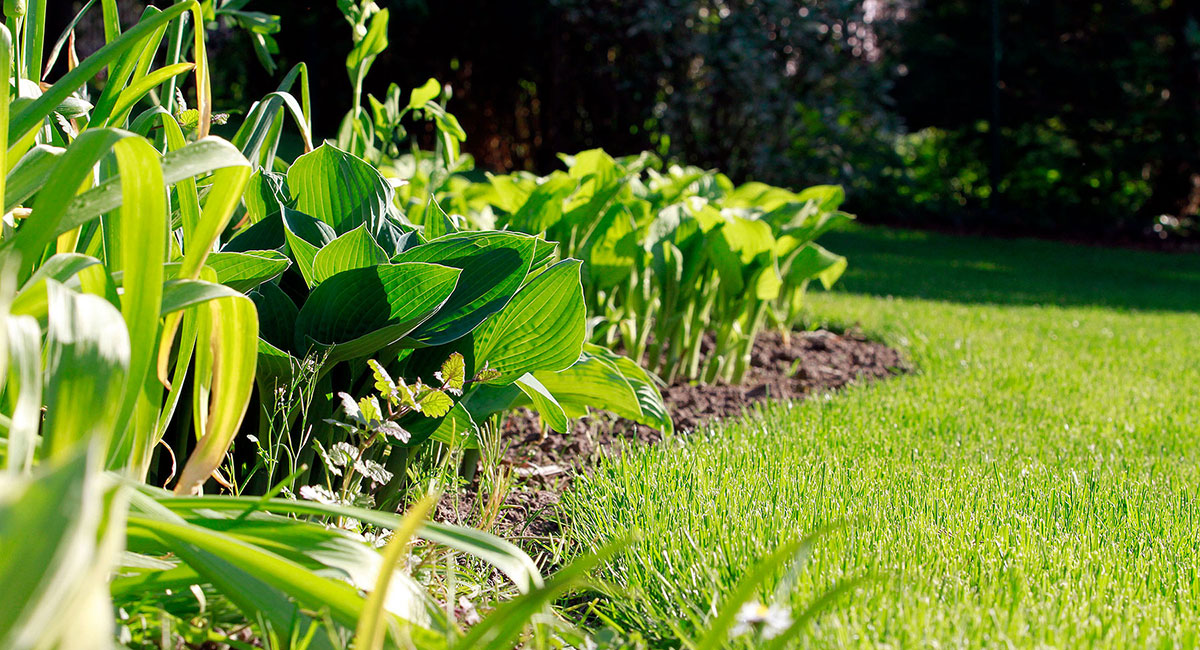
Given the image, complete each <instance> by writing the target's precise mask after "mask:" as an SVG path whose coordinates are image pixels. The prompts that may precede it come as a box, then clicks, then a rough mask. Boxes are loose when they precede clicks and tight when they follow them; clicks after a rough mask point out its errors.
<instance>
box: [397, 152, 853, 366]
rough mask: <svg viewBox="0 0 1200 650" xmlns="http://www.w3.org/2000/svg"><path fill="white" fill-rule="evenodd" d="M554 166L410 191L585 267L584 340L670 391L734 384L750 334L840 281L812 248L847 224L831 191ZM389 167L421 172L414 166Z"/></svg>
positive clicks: (641, 163)
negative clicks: (627, 360) (558, 247)
mask: <svg viewBox="0 0 1200 650" xmlns="http://www.w3.org/2000/svg"><path fill="white" fill-rule="evenodd" d="M562 158H563V161H564V163H565V164H566V167H567V169H566V170H565V171H555V172H553V173H551V174H550V175H548V176H545V177H538V176H535V175H533V174H530V173H527V172H518V173H514V174H509V175H503V176H491V177H490V178H489V179H488V181H487V182H482V183H470V182H468V181H466V180H465V179H464V178H462V177H451V178H447V179H444V180H443V179H440V178H434V177H432V176H430V175H429V174H425V175H421V176H419V177H418V179H419V180H418V182H416V183H414V185H415V186H417V187H425V186H426V185H432V186H434V187H436V189H437V191H438V196H439V199H440V202H441V207H442V208H444V209H445V210H447V211H449V212H452V213H456V214H459V215H463V216H465V217H466V222H467V223H468V224H470V226H471V227H475V228H483V229H490V228H503V229H506V230H513V231H517V232H525V233H533V234H538V235H541V236H544V237H546V238H548V239H551V240H554V241H558V242H561V243H562V245H563V246H564V247H565V249H566V254H568V255H570V256H572V257H576V258H578V259H580V260H582V262H583V286H584V295H585V296H586V298H587V309H588V314H589V315H590V316H591V317H592V323H591V325H592V332H593V340H594V341H595V342H597V343H600V344H602V345H606V346H610V347H611V346H613V345H618V344H619V345H620V346H622V347H623V348H624V350H626V351H627V352H628V353H629V355H630V357H631V358H633V359H634V360H636V361H639V362H641V363H643V364H645V366H646V367H648V368H650V369H651V370H653V371H655V372H657V373H659V374H661V375H662V376H663V377H664V378H665V379H667V380H669V381H670V380H675V379H687V380H699V381H703V382H711V381H714V380H718V379H719V380H723V381H726V382H733V383H737V382H740V381H741V379H742V376H743V375H744V373H745V372H746V369H747V367H748V364H749V360H750V351H751V349H752V348H753V345H754V341H755V338H756V336H757V335H758V333H759V332H761V331H762V330H763V329H764V328H765V327H772V326H773V327H778V328H781V329H782V330H783V331H785V332H786V331H790V330H791V329H792V328H793V327H794V326H795V325H796V324H797V321H798V319H799V317H800V308H801V305H802V303H803V298H804V293H805V289H806V288H807V286H808V284H809V282H811V281H813V280H819V281H820V282H821V283H822V284H824V286H825V287H827V288H828V287H829V286H830V285H832V284H833V283H834V282H836V281H837V279H838V277H840V275H841V273H842V271H843V270H844V269H845V266H846V260H845V258H843V257H841V256H840V255H836V254H834V253H831V252H830V251H828V250H826V249H825V248H823V247H821V246H820V245H818V244H817V243H816V242H815V240H816V239H817V238H818V237H819V236H820V235H821V234H823V233H825V232H827V231H828V230H830V229H832V228H836V227H838V226H839V225H842V224H844V223H846V222H847V221H849V220H850V219H852V218H853V217H852V216H851V215H848V214H846V213H845V212H841V211H839V210H838V207H839V206H840V204H841V202H842V201H843V199H844V193H843V192H842V189H841V188H840V187H836V186H817V187H811V188H808V189H806V190H804V191H801V192H799V193H796V192H791V191H789V190H785V189H782V188H778V187H772V186H768V185H765V184H763V183H756V182H751V183H746V184H744V185H740V186H737V187H735V186H734V185H733V183H732V182H730V180H729V178H727V177H726V176H725V175H723V174H721V173H718V172H714V171H709V170H703V169H699V168H695V167H682V166H679V165H669V166H666V167H665V168H664V166H663V165H662V163H661V161H659V160H658V159H657V158H656V157H655V156H653V155H651V154H642V155H640V156H631V157H626V158H613V157H612V156H609V155H608V154H606V153H605V152H603V151H601V150H598V149H597V150H590V151H584V152H582V153H579V154H576V155H574V156H563V157H562ZM394 167H395V168H398V169H417V170H419V169H421V168H420V167H419V165H417V164H416V163H414V162H413V160H412V158H411V157H408V158H404V159H402V160H400V161H397V163H396V164H395V165H394ZM416 198H417V197H415V196H414V197H412V199H411V201H412V202H414V203H415V202H416ZM424 217H425V220H426V222H427V223H437V221H438V219H437V217H436V216H431V215H430V214H425V215H424ZM706 338H707V339H709V340H708V341H706Z"/></svg>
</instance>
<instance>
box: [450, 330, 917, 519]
mask: <svg viewBox="0 0 1200 650" xmlns="http://www.w3.org/2000/svg"><path fill="white" fill-rule="evenodd" d="M907 370H908V364H907V363H906V362H905V360H904V359H903V358H902V357H901V356H900V353H899V352H897V351H896V350H895V349H893V348H890V347H888V346H886V345H884V344H882V343H877V342H874V341H868V340H866V339H865V338H863V337H862V336H860V335H858V334H855V333H847V334H844V335H838V334H834V333H832V332H827V331H823V330H822V331H816V332H797V333H794V334H792V336H791V337H790V340H785V338H784V337H783V336H782V335H780V334H779V333H777V332H768V333H764V334H762V335H761V336H759V338H758V340H757V341H756V342H755V345H754V350H753V352H752V356H751V367H750V369H749V371H747V373H746V377H745V379H744V381H743V382H742V383H741V384H740V385H737V386H730V385H725V384H711V385H704V386H699V385H692V384H689V383H683V382H676V383H675V384H672V385H671V386H668V387H667V388H666V389H665V390H664V391H663V399H664V400H665V401H666V403H667V406H668V408H669V409H670V410H671V415H672V418H673V420H674V422H675V430H676V431H677V432H680V433H685V432H688V431H693V430H695V429H696V428H697V427H700V426H702V425H703V424H705V423H706V422H709V421H711V420H714V419H717V418H723V417H736V416H739V415H741V414H742V413H743V412H744V410H745V409H746V408H747V407H748V406H750V405H751V404H753V403H755V402H761V401H764V400H768V399H777V400H783V399H801V398H803V397H805V396H807V395H810V394H812V393H816V392H822V391H826V390H832V389H836V388H841V387H842V386H845V385H846V384H849V383H852V382H855V381H861V380H867V381H870V380H875V379H880V378H883V377H887V376H889V375H893V374H898V373H901V372H906V371H907ZM659 440H661V435H660V434H659V433H658V432H657V431H655V430H653V429H650V428H649V427H646V426H642V425H638V424H635V423H633V422H630V421H628V420H624V419H620V418H613V417H611V416H607V415H605V414H596V415H594V416H589V417H588V418H583V419H580V420H578V421H576V422H575V428H574V431H573V432H572V434H571V435H561V434H556V433H554V432H549V433H548V434H545V435H543V433H542V428H541V426H540V423H539V421H538V416H537V414H536V413H534V412H532V411H528V410H524V411H521V412H519V413H517V414H515V415H513V416H512V417H509V418H508V420H507V421H506V422H505V425H504V441H505V443H506V444H508V445H509V447H508V451H507V453H506V457H505V462H506V463H507V464H508V465H510V466H511V467H512V469H513V472H514V474H515V476H516V477H517V479H518V480H517V483H518V487H516V488H514V489H512V490H511V491H510V492H509V494H508V496H507V497H506V498H505V502H504V508H503V509H502V511H501V514H500V517H499V518H498V521H497V524H496V529H497V531H499V532H501V533H503V534H506V535H510V536H516V537H530V536H531V537H546V536H552V535H554V534H555V533H557V532H558V524H557V522H556V521H555V518H554V514H555V513H554V507H555V504H557V502H558V495H559V494H560V493H561V492H562V491H563V490H564V489H565V488H566V487H567V486H568V485H569V484H570V481H571V476H572V473H573V472H575V471H578V470H579V469H580V468H586V464H587V463H588V462H589V461H590V460H592V459H593V458H594V457H595V456H596V454H600V453H606V452H608V451H609V450H611V449H614V448H616V447H618V446H620V445H623V444H630V443H633V444H638V443H641V444H649V443H655V442H658V441H659ZM457 496H458V498H455V497H454V495H448V496H447V497H446V498H445V499H444V500H443V502H442V503H441V504H440V505H439V507H438V512H437V518H438V519H439V520H444V521H451V522H455V523H466V524H473V523H477V522H476V521H473V520H472V517H473V515H472V514H471V513H472V510H473V509H474V502H475V494H474V492H473V490H467V491H465V493H462V494H460V495H457ZM475 516H476V517H477V515H475Z"/></svg>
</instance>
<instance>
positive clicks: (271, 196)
mask: <svg viewBox="0 0 1200 650" xmlns="http://www.w3.org/2000/svg"><path fill="white" fill-rule="evenodd" d="M256 187H257V188H262V192H261V194H259V193H256V192H257V190H256ZM246 203H247V216H248V219H247V221H248V225H247V226H245V227H244V228H242V229H240V230H239V231H238V232H237V233H236V234H235V235H234V236H233V237H232V238H231V239H229V241H228V242H227V243H225V244H224V245H223V246H222V247H221V249H220V251H218V252H216V253H214V254H213V255H212V258H213V265H214V266H215V267H216V268H217V277H218V279H220V280H221V281H222V282H225V283H228V284H230V285H231V286H236V287H237V288H239V289H242V290H244V291H247V292H248V294H249V296H250V297H251V299H253V300H254V302H255V303H256V304H257V305H258V308H259V313H260V314H262V315H263V316H262V327H261V331H260V341H259V371H258V381H259V389H260V395H272V394H274V393H275V391H276V390H277V389H278V388H279V387H281V386H286V385H288V383H289V382H290V381H291V373H292V372H293V370H294V369H295V368H297V367H298V366H300V365H302V360H303V359H305V358H309V357H313V356H315V357H316V358H319V359H321V360H322V363H321V369H320V371H319V372H318V374H317V376H316V377H315V378H314V381H316V382H317V385H318V388H317V391H316V392H317V393H318V394H319V395H328V396H330V398H329V399H325V400H324V403H323V404H318V405H317V406H316V408H317V411H315V412H314V413H313V414H312V417H310V418H308V421H309V422H312V423H313V427H314V434H313V439H314V440H316V441H317V443H319V445H320V446H322V447H323V448H324V449H325V450H326V451H328V450H330V449H332V447H333V445H334V444H335V443H337V442H342V441H343V440H342V437H343V434H341V433H339V431H340V430H339V429H338V428H337V427H336V426H333V425H330V424H328V422H327V420H330V419H332V418H333V407H334V406H336V400H334V399H332V396H333V395H335V394H336V393H338V392H346V393H348V394H350V395H353V396H355V400H357V399H358V398H360V397H363V396H365V394H366V393H367V392H368V391H369V390H370V387H371V386H372V385H374V384H376V383H378V382H379V381H381V379H380V378H379V372H380V371H383V372H386V373H389V374H390V376H391V377H395V378H396V381H397V382H400V381H404V382H408V384H409V385H414V386H415V385H419V382H424V384H425V385H429V386H433V385H440V382H439V380H438V379H437V378H436V377H435V375H436V374H437V373H439V372H440V371H441V369H442V365H443V364H444V363H445V362H446V360H447V359H461V361H462V365H463V370H462V372H463V373H464V374H463V376H464V377H467V378H472V381H470V382H468V383H467V384H466V385H465V386H463V387H461V388H457V387H456V388H455V390H454V391H447V392H445V393H442V395H444V396H445V398H446V399H444V400H439V404H440V406H439V408H437V409H421V410H420V411H419V412H418V411H416V410H414V411H413V412H404V413H399V414H397V415H398V416H400V417H398V419H397V421H398V422H399V426H401V427H403V428H404V430H405V432H406V436H403V437H401V436H393V437H388V438H387V440H386V441H387V442H388V443H389V444H388V445H379V446H378V447H373V448H372V449H371V450H368V455H370V456H371V460H373V461H377V462H383V463H385V464H386V466H387V468H388V471H389V472H391V473H392V474H393V476H394V477H395V481H397V482H402V481H403V480H404V477H405V471H404V468H405V467H406V464H407V462H408V452H407V451H404V449H405V448H412V447H418V446H421V445H423V444H425V443H426V441H428V440H430V439H433V440H436V441H439V442H442V443H451V444H457V445H465V446H468V447H469V446H473V445H474V444H476V441H475V435H476V433H477V431H478V427H479V425H480V424H481V423H482V421H483V419H484V418H487V417H489V416H491V415H492V414H494V413H497V412H501V411H504V410H507V409H509V408H512V407H513V406H515V405H519V404H529V405H532V406H534V407H535V408H537V409H538V411H539V412H541V413H542V414H543V417H544V419H545V420H546V422H547V423H548V424H549V425H550V426H551V427H553V428H555V429H556V430H559V431H565V430H566V429H567V426H568V423H567V418H566V415H565V414H566V413H568V412H569V413H570V414H571V415H581V414H583V413H584V412H586V407H587V406H592V407H595V408H600V409H608V410H612V411H615V412H617V413H618V414H620V415H624V416H627V417H631V418H632V419H635V420H637V421H641V422H646V423H648V424H651V425H653V426H657V427H659V428H669V427H670V423H669V418H667V417H666V413H665V409H664V408H663V406H662V401H661V396H660V395H659V394H658V392H657V389H655V387H654V385H653V383H651V381H650V380H649V378H648V377H647V376H646V375H645V373H644V372H642V371H641V370H640V369H639V368H638V367H637V366H636V365H635V364H632V363H620V362H619V361H618V358H616V357H614V358H613V359H611V360H605V361H591V360H592V359H593V358H594V357H595V354H593V353H590V352H589V353H587V354H586V355H585V352H584V343H585V338H586V319H585V306H584V305H585V303H584V297H583V290H582V285H581V281H580V263H579V262H578V261H576V260H572V259H565V260H560V261H555V256H556V252H555V251H556V247H555V245H554V244H552V243H549V242H547V241H545V240H543V239H541V238H538V237H536V236H533V235H527V234H523V233H515V232H499V231H472V232H460V231H458V230H456V229H455V228H454V225H453V224H452V223H451V222H450V221H449V220H448V219H436V220H431V221H430V222H429V223H427V224H426V225H425V226H424V227H423V228H420V229H418V228H416V227H414V226H412V225H411V224H410V223H409V222H408V220H407V219H406V218H405V216H404V215H403V213H401V212H400V210H399V208H398V207H397V205H396V203H395V201H394V193H393V189H392V185H391V184H390V183H388V181H387V180H386V179H385V178H384V177H383V176H382V175H381V174H380V173H379V172H378V171H376V170H375V169H374V168H373V167H371V165H369V164H368V163H366V162H365V161H363V160H362V159H360V158H358V157H356V156H353V155H351V154H350V153H348V152H344V151H341V150H339V149H337V148H336V147H334V146H332V145H330V144H324V145H321V146H320V147H317V148H316V149H315V150H314V151H312V152H310V153H307V154H304V155H302V156H300V157H299V158H297V159H296V161H295V162H294V163H293V164H292V165H291V166H290V167H289V168H288V169H287V171H286V173H276V172H271V171H267V170H260V171H258V172H256V173H255V175H254V177H253V178H252V179H251V189H250V191H249V193H248V195H247V201H246ZM435 208H436V206H435ZM372 361H374V364H373V365H374V368H372V364H371V363H370V362H372ZM577 362H580V363H577ZM598 364H606V365H605V368H606V372H592V373H591V375H589V381H588V382H586V383H579V384H576V383H574V382H571V380H570V379H569V377H572V376H574V375H575V374H578V373H580V372H584V371H587V370H588V369H589V368H592V367H594V366H597V365H598ZM576 366H579V367H578V368H576ZM553 385H562V386H567V385H569V386H570V387H571V390H565V391H562V392H561V395H560V394H556V393H554V391H553V390H552V389H549V388H547V386H553ZM459 391H461V394H456V393H458V392H459ZM485 396H486V397H487V399H484V397H485ZM386 397H387V396H386V395H385V396H380V398H379V400H380V404H383V403H384V402H385V401H386V399H385V398H386ZM263 405H264V407H265V406H267V402H265V401H264V402H263ZM261 410H262V411H263V413H264V417H263V418H262V419H261V420H260V428H264V427H268V426H279V424H278V423H276V422H273V421H271V420H270V419H269V418H267V417H265V414H266V413H267V411H268V409H266V408H264V409H261ZM297 415H298V414H297V413H291V414H286V415H285V419H287V420H288V421H289V422H294V421H296V419H297ZM263 432H264V433H265V429H264V431H263ZM315 449H317V446H316V445H314V446H313V451H310V452H309V455H308V456H307V460H308V461H309V465H310V466H312V467H314V468H317V467H320V465H319V464H317V463H313V462H312V461H313V460H314V459H315ZM321 478H322V477H321V476H320V473H319V472H318V474H317V475H315V476H313V475H305V476H302V477H301V479H303V481H305V482H308V483H311V484H317V483H320V481H319V480H318V479H321ZM325 482H326V483H329V484H331V481H328V480H326V481H325ZM397 487H398V486H397V484H395V483H393V484H392V485H391V486H390V487H389V488H388V489H387V490H386V491H385V492H386V493H387V494H392V493H394V492H395V490H396V488H397Z"/></svg>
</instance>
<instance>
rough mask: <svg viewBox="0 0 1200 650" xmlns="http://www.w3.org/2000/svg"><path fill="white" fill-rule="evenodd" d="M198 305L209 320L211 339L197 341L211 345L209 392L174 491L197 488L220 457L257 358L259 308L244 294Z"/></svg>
mask: <svg viewBox="0 0 1200 650" xmlns="http://www.w3.org/2000/svg"><path fill="white" fill-rule="evenodd" d="M202 308H203V309H206V310H207V311H208V313H209V316H210V323H211V330H210V331H211V333H212V339H211V340H210V341H208V342H205V341H200V345H205V344H207V345H210V346H212V354H213V367H212V375H213V378H212V384H211V385H212V391H211V394H210V395H209V404H208V405H207V406H208V417H207V422H206V428H204V429H203V435H202V436H201V438H200V441H199V442H198V443H197V446H196V449H195V451H193V452H192V454H191V456H190V457H189V458H188V461H187V464H186V465H185V466H184V468H183V471H182V473H181V474H180V477H179V482H178V483H177V484H176V486H175V491H176V493H179V494H190V493H192V492H194V491H196V490H198V489H199V488H200V486H201V485H203V483H204V481H205V480H206V479H207V478H208V476H209V475H210V474H212V472H213V470H214V469H216V468H217V466H218V465H220V463H221V460H222V459H223V458H224V457H225V452H226V450H228V449H229V445H230V443H231V442H232V441H233V437H234V436H235V435H236V434H237V430H238V427H239V426H240V425H241V423H242V418H243V417H244V416H245V414H246V409H247V407H248V406H249V402H250V393H251V391H252V390H253V388H254V370H255V366H256V363H257V360H258V311H257V310H256V309H255V307H254V303H253V302H252V301H251V300H250V299H249V298H246V297H244V296H238V297H235V298H222V299H219V300H213V301H211V302H208V303H205V304H204V305H203V306H202Z"/></svg>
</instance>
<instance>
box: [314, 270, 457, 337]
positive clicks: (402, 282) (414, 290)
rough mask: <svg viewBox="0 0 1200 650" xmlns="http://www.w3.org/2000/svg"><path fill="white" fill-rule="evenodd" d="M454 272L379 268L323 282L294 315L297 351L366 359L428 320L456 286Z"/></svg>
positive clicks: (335, 277)
mask: <svg viewBox="0 0 1200 650" xmlns="http://www.w3.org/2000/svg"><path fill="white" fill-rule="evenodd" d="M460 273H461V272H460V271H459V270H458V269H453V268H449V267H445V266H439V265H436V264H422V263H401V264H380V265H378V266H374V267H368V268H361V269H352V270H350V271H343V272H341V273H338V274H337V275H335V276H333V277H331V278H329V279H328V280H326V281H325V282H322V283H321V284H320V285H319V286H318V287H317V288H316V289H314V290H313V292H312V294H310V295H309V297H308V300H306V301H305V303H304V306H303V307H302V308H301V309H300V313H299V315H298V316H297V317H296V342H295V344H296V350H297V351H298V352H303V351H305V350H307V349H308V348H309V346H310V345H311V344H312V343H316V344H319V345H321V346H337V348H336V353H337V355H338V356H339V357H340V358H353V357H358V356H369V355H371V354H374V353H375V352H376V351H377V350H379V349H381V348H383V347H385V346H387V345H391V344H392V343H395V342H396V341H398V340H400V339H401V338H403V337H404V336H405V335H407V334H409V333H410V332H412V331H413V330H414V329H416V327H417V326H419V325H420V324H421V323H423V322H425V321H426V320H428V319H429V318H430V317H431V316H432V315H433V314H434V313H435V312H436V311H437V310H438V309H440V308H441V307H442V305H444V304H445V303H446V300H447V299H448V298H449V297H450V294H451V293H452V292H453V291H454V287H455V285H456V284H457V283H458V278H459V274H460Z"/></svg>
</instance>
